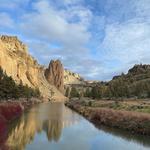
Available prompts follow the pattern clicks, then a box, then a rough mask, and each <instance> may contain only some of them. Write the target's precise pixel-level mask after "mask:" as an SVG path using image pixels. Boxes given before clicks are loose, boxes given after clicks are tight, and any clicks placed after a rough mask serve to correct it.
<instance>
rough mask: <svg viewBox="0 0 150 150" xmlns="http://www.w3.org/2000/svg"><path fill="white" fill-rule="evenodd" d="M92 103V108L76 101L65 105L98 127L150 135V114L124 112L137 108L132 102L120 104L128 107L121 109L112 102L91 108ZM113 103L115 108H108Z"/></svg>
mask: <svg viewBox="0 0 150 150" xmlns="http://www.w3.org/2000/svg"><path fill="white" fill-rule="evenodd" d="M94 103H95V102H94V101H92V106H91V104H90V106H88V105H87V104H88V103H83V102H80V101H77V100H76V101H69V102H67V104H66V105H67V106H68V107H70V108H72V109H74V110H75V111H77V112H78V113H80V114H82V115H83V116H85V117H86V118H87V119H89V120H90V121H92V122H93V123H94V124H96V125H98V126H101V125H106V126H110V127H116V128H120V129H124V130H128V131H131V132H133V133H140V134H144V135H150V114H149V113H143V112H137V111H132V110H130V111H126V110H127V108H130V107H131V106H132V107H133V105H135V106H137V104H138V105H139V103H137V102H134V101H132V102H130V101H128V102H121V104H122V105H123V104H126V105H127V106H128V107H127V108H123V107H122V108H121V107H120V105H118V103H116V102H114V101H99V102H96V103H99V104H98V107H95V106H93V104H94ZM114 103H115V106H114V107H110V106H112V104H113V105H114ZM119 103H120V102H119ZM140 103H144V105H147V104H148V103H146V102H140ZM100 105H101V106H100ZM118 107H119V110H118ZM120 108H121V109H120Z"/></svg>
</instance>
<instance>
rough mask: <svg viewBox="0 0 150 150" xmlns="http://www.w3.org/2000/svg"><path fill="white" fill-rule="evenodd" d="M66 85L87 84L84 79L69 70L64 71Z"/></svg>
mask: <svg viewBox="0 0 150 150" xmlns="http://www.w3.org/2000/svg"><path fill="white" fill-rule="evenodd" d="M64 84H65V85H67V84H85V81H84V79H83V78H82V77H81V76H80V75H79V74H77V73H73V72H71V71H69V70H67V69H65V70H64Z"/></svg>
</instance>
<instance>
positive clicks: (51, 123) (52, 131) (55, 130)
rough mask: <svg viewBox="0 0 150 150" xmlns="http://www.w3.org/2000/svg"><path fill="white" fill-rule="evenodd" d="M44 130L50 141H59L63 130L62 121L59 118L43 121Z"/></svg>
mask: <svg viewBox="0 0 150 150" xmlns="http://www.w3.org/2000/svg"><path fill="white" fill-rule="evenodd" d="M43 130H44V131H45V132H46V134H47V138H48V140H49V141H52V140H54V141H56V142H57V141H59V138H60V136H61V131H62V122H60V121H59V120H47V121H45V122H44V123H43Z"/></svg>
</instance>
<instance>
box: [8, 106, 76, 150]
mask: <svg viewBox="0 0 150 150" xmlns="http://www.w3.org/2000/svg"><path fill="white" fill-rule="evenodd" d="M67 113H68V114H69V113H70V112H68V109H66V108H65V109H64V106H63V104H61V103H60V104H58V103H54V104H49V103H47V104H46V103H45V104H40V105H39V106H36V107H34V108H32V109H31V110H30V111H29V112H28V113H26V114H25V115H24V116H22V117H21V118H20V119H19V120H18V121H16V122H14V124H12V125H11V127H10V132H9V136H8V139H7V145H8V146H9V147H10V148H11V150H16V149H18V150H24V149H25V146H26V145H27V144H29V143H31V142H32V141H33V140H34V138H35V135H36V134H41V133H42V132H45V133H46V135H47V139H48V140H49V141H55V142H57V141H59V139H60V136H61V132H62V129H63V128H64V127H66V126H68V125H72V124H74V123H75V122H76V118H73V117H72V118H71V119H70V118H65V116H67Z"/></svg>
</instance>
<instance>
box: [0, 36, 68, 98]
mask: <svg viewBox="0 0 150 150" xmlns="http://www.w3.org/2000/svg"><path fill="white" fill-rule="evenodd" d="M0 66H1V67H2V69H3V70H4V71H6V74H7V75H8V76H12V78H13V79H14V80H15V81H16V82H17V83H20V81H22V83H23V84H24V85H26V84H27V85H28V86H30V87H32V88H39V90H40V92H41V95H42V96H43V97H44V98H45V99H49V98H51V96H52V91H53V93H54V95H53V98H54V99H56V100H63V99H65V97H64V96H63V95H62V93H61V92H59V91H58V90H57V88H56V87H55V86H54V85H51V84H50V83H49V82H48V81H47V80H46V78H45V75H44V73H45V68H44V67H43V66H41V65H39V64H38V63H37V61H36V60H35V59H34V58H33V57H32V56H30V55H29V54H28V49H27V46H26V45H25V44H23V43H22V42H21V41H19V40H18V38H17V37H15V36H0Z"/></svg>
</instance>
